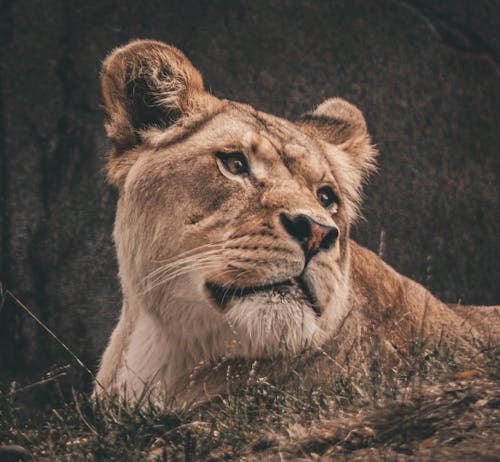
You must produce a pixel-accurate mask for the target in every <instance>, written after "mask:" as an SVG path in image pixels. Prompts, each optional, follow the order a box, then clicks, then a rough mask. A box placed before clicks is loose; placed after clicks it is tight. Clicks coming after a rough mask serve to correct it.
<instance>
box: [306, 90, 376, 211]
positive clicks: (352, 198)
mask: <svg viewBox="0 0 500 462" xmlns="http://www.w3.org/2000/svg"><path fill="white" fill-rule="evenodd" d="M297 123H298V124H299V126H300V127H301V128H302V129H303V130H305V131H307V132H308V133H309V134H310V135H311V136H313V137H316V138H320V139H322V140H324V141H326V142H327V143H329V144H330V145H332V149H331V150H329V151H330V152H328V150H327V155H328V157H329V160H330V163H331V164H332V169H333V171H334V173H335V175H336V176H337V179H338V180H339V183H340V186H341V188H342V189H343V192H344V195H345V196H346V197H347V199H348V201H349V203H350V204H351V207H350V208H351V211H352V214H351V218H352V219H354V218H355V216H356V215H357V209H358V204H359V201H360V198H361V188H362V185H363V183H364V181H365V180H366V179H367V177H368V175H369V174H370V173H372V172H373V171H374V170H376V162H375V159H376V156H377V150H376V149H375V147H374V146H373V145H372V142H371V138H370V135H369V134H368V129H367V127H366V121H365V118H364V117H363V114H362V113H361V111H360V110H359V109H358V108H357V107H356V106H353V105H352V104H350V103H348V102H347V101H345V100H343V99H341V98H331V99H327V100H326V101H324V102H323V103H321V104H320V105H319V106H318V107H317V108H316V109H315V110H314V111H311V112H307V113H306V114H304V115H303V116H302V117H301V119H300V120H299V121H298V122H297Z"/></svg>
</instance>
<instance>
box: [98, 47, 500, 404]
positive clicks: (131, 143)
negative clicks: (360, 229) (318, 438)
mask: <svg viewBox="0 0 500 462" xmlns="http://www.w3.org/2000/svg"><path fill="white" fill-rule="evenodd" d="M102 90H103V99H104V105H105V110H106V122H105V126H106V130H107V133H108V136H109V138H110V139H111V141H112V142H113V149H112V151H111V153H110V155H109V163H108V178H109V181H110V182H112V183H113V184H115V185H116V186H117V187H118V188H119V192H120V198H119V202H118V208H117V213H116V221H115V230H114V239H115V244H116V249H117V254H118V261H119V267H120V281H121V285H122V290H123V298H124V303H123V309H122V313H121V318H120V321H119V323H118V326H117V327H116V329H115V332H114V333H113V335H112V337H111V340H110V343H109V345H108V347H107V349H106V352H105V353H104V356H103V358H102V362H101V367H100V370H99V374H98V377H97V382H98V384H97V386H96V392H97V393H103V392H104V393H105V394H107V393H111V394H114V393H117V394H119V395H120V396H123V397H125V398H126V399H129V400H132V401H134V400H137V399H139V398H140V397H141V396H142V395H143V393H144V391H145V390H147V392H148V393H152V396H153V397H154V398H155V399H157V400H161V398H170V397H177V398H179V399H181V400H189V399H191V398H193V397H195V395H196V393H195V392H194V391H193V392H191V391H189V389H187V388H186V385H187V384H188V383H189V382H190V377H191V378H192V374H193V372H194V371H195V370H197V369H199V368H203V367H204V366H206V365H207V364H212V363H216V362H217V361H220V360H221V359H224V358H263V359H264V360H269V359H271V360H273V358H278V357H284V356H285V357H286V356H287V355H297V354H299V353H300V352H301V351H303V350H304V349H308V348H311V351H317V350H318V349H319V348H322V347H326V345H333V346H331V349H333V350H335V351H334V353H335V352H341V351H342V350H343V349H345V348H347V345H350V344H352V342H353V341H354V340H355V339H359V338H362V337H364V336H369V335H371V334H373V333H374V332H375V331H377V332H383V335H384V338H387V341H388V342H389V343H390V344H391V345H392V346H393V347H394V348H397V349H405V348H407V347H408V345H409V343H410V342H411V339H412V337H413V336H414V335H415V334H416V332H419V333H420V334H422V333H424V334H425V335H430V336H434V337H435V338H438V337H439V336H441V335H443V332H445V333H446V335H448V334H449V335H454V336H457V337H459V338H464V339H465V338H467V337H478V338H481V339H482V341H490V340H492V339H494V338H496V336H497V335H498V318H499V317H498V310H497V309H493V308H491V309H488V310H482V309H479V308H478V309H475V310H474V311H472V310H471V309H469V308H465V307H459V308H450V307H448V306H447V305H445V304H443V303H441V302H439V301H438V300H437V299H435V298H434V297H433V296H432V295H431V294H430V293H429V292H428V291H427V290H426V289H424V288H423V287H422V286H420V285H419V284H417V283H415V282H413V281H411V280H409V279H407V278H405V277H404V276H401V275H399V274H398V273H396V272H395V271H394V270H393V269H392V268H390V267H389V266H387V265H386V264H385V263H384V262H383V261H382V260H381V259H380V258H379V257H378V256H376V255H375V254H373V253H371V252H370V251H368V250H367V249H364V248H362V247H360V246H359V245H357V244H355V243H354V242H353V241H351V240H350V239H349V228H350V226H351V224H352V223H353V222H354V220H355V219H356V217H357V213H358V206H359V202H360V197H361V188H362V184H363V182H364V181H365V180H366V178H367V176H368V175H369V173H370V172H371V171H373V170H374V166H375V155H376V152H375V149H374V148H373V147H372V145H371V141H370V138H369V136H368V132H367V128H366V123H365V121H364V118H363V116H362V114H361V112H360V111H359V110H358V109H357V108H355V107H354V106H352V105H350V104H349V103H347V102H346V101H343V100H341V99H339V98H334V99H330V100H327V101H325V102H324V103H322V104H321V105H320V106H318V108H316V110H314V111H312V112H310V113H307V114H305V115H304V117H303V118H302V119H301V120H300V121H297V122H290V121H287V120H283V119H280V118H278V117H274V116H271V115H269V114H265V113H262V112H259V111H256V110H255V109H253V108H252V107H250V106H247V105H244V104H240V103H235V102H231V101H226V100H220V99H218V98H216V97H214V96H212V95H211V94H209V93H208V92H206V91H205V90H204V87H203V81H202V77H201V75H200V74H199V72H198V71H197V70H196V69H195V68H194V67H193V66H192V64H191V63H190V62H189V61H188V60H187V58H186V57H185V56H184V55H183V54H182V53H181V52H180V51H179V50H177V49H176V48H174V47H171V46H168V45H166V44H163V43H161V42H156V41H146V40H144V41H141V40H139V41H135V42H132V43H130V44H129V45H126V46H124V47H122V48H119V49H117V50H114V51H113V52H112V53H111V55H110V56H108V58H106V60H105V61H104V64H103V73H102ZM235 152H236V153H239V154H238V155H239V156H244V157H245V158H246V159H247V161H248V164H249V169H250V174H249V175H248V176H244V175H235V174H232V173H231V172H230V171H228V169H227V167H226V166H225V165H224V161H223V160H221V155H220V153H226V154H227V153H235ZM223 157H224V156H223V155H222V158H223ZM324 186H328V187H330V188H332V189H333V190H334V191H335V193H336V195H337V197H338V200H339V204H338V209H337V208H332V209H327V208H325V207H323V206H322V205H321V204H320V202H319V200H318V197H317V191H318V189H319V188H322V187H324ZM283 214H285V215H286V216H291V217H296V216H299V215H300V214H302V215H307V216H308V217H310V219H312V220H314V221H315V222H316V223H320V224H321V225H323V226H328V227H329V228H328V229H332V228H333V227H335V228H337V229H338V232H339V236H338V239H337V240H336V241H335V244H334V245H333V247H332V248H330V249H328V250H322V251H320V252H319V253H317V254H316V255H314V256H313V257H312V258H311V259H310V261H308V262H307V261H306V257H305V253H304V252H303V249H302V247H301V244H300V242H299V240H298V239H296V238H294V237H293V236H292V235H291V234H290V232H287V230H286V229H285V225H284V224H283V223H284V222H283ZM315 242H316V241H315ZM317 242H319V241H317ZM299 275H301V278H298V279H297V277H298V276H299ZM283 281H287V282H286V285H283V284H282V285H278V286H276V284H279V283H282V282H283ZM288 281H289V282H288ZM207 284H208V285H207ZM210 284H212V286H213V287H217V288H221V289H223V291H224V290H225V291H226V292H225V296H226V295H227V298H226V299H225V296H223V297H222V299H217V297H216V296H215V295H214V293H215V292H213V291H212V292H211V289H210V287H211V286H210ZM271 285H273V286H272V287H271ZM262 286H264V287H262ZM250 287H251V288H252V289H251V290H248V293H246V292H245V295H244V296H239V295H238V292H237V291H236V289H238V290H240V291H245V289H248V288H250ZM240 295H241V292H240ZM214 297H215V298H214ZM471 313H472V314H471ZM273 361H274V360H273ZM324 374H328V371H324V370H323V375H324Z"/></svg>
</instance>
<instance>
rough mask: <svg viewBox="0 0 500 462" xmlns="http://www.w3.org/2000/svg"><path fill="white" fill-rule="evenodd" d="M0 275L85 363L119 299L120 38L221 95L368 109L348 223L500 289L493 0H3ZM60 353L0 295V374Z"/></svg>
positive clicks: (448, 271)
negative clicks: (103, 89)
mask: <svg viewBox="0 0 500 462" xmlns="http://www.w3.org/2000/svg"><path fill="white" fill-rule="evenodd" d="M0 4H1V5H0V58H1V59H0V66H1V67H0V70H1V73H0V98H1V99H0V191H1V192H0V194H1V196H0V200H1V202H0V259H1V260H0V281H1V282H2V284H3V287H4V289H5V288H7V289H9V290H11V291H12V292H13V293H14V294H16V296H17V297H19V298H20V299H22V300H23V301H24V303H26V305H27V306H29V307H30V308H31V309H32V310H33V312H34V313H36V314H37V316H39V317H40V319H41V320H42V321H43V322H45V323H46V324H47V325H48V326H49V327H50V328H51V329H52V330H53V331H54V332H55V333H56V334H57V335H58V336H59V337H60V338H61V340H63V341H64V342H66V343H67V344H68V346H69V347H70V348H71V349H72V350H73V351H74V352H75V353H76V354H77V355H79V356H80V357H81V358H82V359H83V360H84V361H85V362H86V363H88V365H89V366H90V367H91V368H92V369H95V368H96V365H97V358H98V356H99V354H100V353H101V352H102V350H103V348H104V346H105V343H106V341H107V338H108V336H109V334H110V332H111V329H112V327H113V324H114V323H115V321H116V319H117V316H118V313H119V309H120V291H119V284H118V281H117V265H116V259H115V254H114V250H113V244H112V239H111V232H112V224H113V217H114V210H115V202H116V192H115V191H114V190H113V189H112V188H111V187H109V186H107V185H106V182H105V176H104V173H103V172H104V169H103V167H104V155H105V153H106V150H107V147H108V145H107V141H106V139H105V135H104V131H103V128H102V114H101V109H100V92H99V68H100V62H101V60H102V59H103V58H104V56H105V55H106V54H107V53H108V52H109V51H110V50H111V49H112V48H113V47H116V46H118V45H120V44H123V43H126V42H127V41H129V40H130V39H132V38H137V37H141V38H155V39H160V40H163V41H166V42H168V43H171V44H174V45H175V46H177V47H179V48H180V49H181V50H183V51H184V52H185V53H186V54H187V56H188V57H189V58H190V59H191V60H192V62H193V63H194V64H195V66H196V67H198V68H199V69H200V70H201V71H202V73H203V75H204V77H205V82H206V85H207V87H208V88H209V89H211V90H212V91H213V92H214V93H215V94H216V95H218V96H221V97H226V98H231V99H235V100H239V101H244V102H248V103H250V104H252V105H254V106H256V107H257V108H259V109H262V110H264V111H267V112H271V113H274V114H277V115H280V116H284V117H289V118H294V117H297V116H298V115H300V114H301V113H302V112H303V111H305V110H308V109H310V108H311V107H313V106H314V105H316V104H318V103H320V102H321V101H322V100H323V99H325V98H327V97H330V96H335V95H337V96H342V97H344V98H345V99H347V100H349V101H351V102H352V103H354V104H356V105H357V106H358V107H360V108H361V110H362V111H363V112H364V113H365V115H366V118H367V122H368V126H369V129H370V131H371V133H372V135H373V139H374V142H375V143H376V144H377V145H378V147H379V149H380V152H381V156H380V159H379V161H380V173H379V175H377V176H375V177H374V178H373V179H372V181H371V183H370V184H369V186H368V187H367V188H366V201H365V204H364V208H363V210H364V215H365V217H366V220H364V221H362V222H360V224H359V225H358V226H357V227H356V228H355V229H354V231H353V233H354V237H355V238H356V239H357V240H358V241H359V242H361V243H362V244H364V245H367V246H368V247H369V248H371V249H373V250H375V251H378V249H379V247H380V241H381V236H383V239H382V241H383V243H384V245H383V247H384V249H383V253H384V258H385V259H386V260H387V261H388V262H389V263H390V264H391V265H393V266H394V267H395V268H396V269H398V270H399V271H400V272H402V273H403V274H405V275H407V276H410V277H412V278H414V279H416V280H418V281H420V282H422V283H423V284H425V285H426V286H427V287H428V288H429V289H430V290H431V291H432V292H433V293H435V294H436V295H438V296H439V297H441V298H443V299H444V300H446V301H448V302H457V301H461V302H463V303H469V304H488V303H489V304H491V303H500V263H499V257H500V213H499V212H500V203H499V178H498V177H499V172H500V156H499V153H498V145H499V142H500V130H499V122H500V114H499V111H500V79H499V60H500V24H499V20H500V4H499V2H498V1H493V0H491V1H488V0H477V1H474V2H471V1H468V0H451V1H438V0H422V1H410V0H408V1H391V0H379V1H377V2H372V1H369V0H330V1H284V0H282V1H280V0H251V1H250V0H249V1H244V0H238V1H236V0H234V1H230V0H227V1H224V0H210V1H209V0H204V1H203V0H202V1H194V0H179V1H172V0H162V1H137V0H130V1H129V0H122V1H120V2H115V1H113V2H112V1H109V0H101V1H99V2H97V1H89V0H85V1H83V0H44V1H35V0H23V1H21V0H19V1H15V0H10V1H9V0H7V1H2V2H0ZM69 361H70V358H69V356H68V355H67V353H66V352H65V351H64V350H63V349H62V348H61V347H60V346H59V345H58V344H57V343H56V342H54V341H53V340H52V339H51V338H50V337H49V336H48V335H47V333H46V332H44V331H43V330H42V329H41V328H39V327H38V326H36V325H35V323H34V322H33V321H32V320H31V319H30V318H29V317H28V316H27V315H26V314H25V313H24V312H22V311H21V310H20V309H19V307H17V306H16V305H15V304H14V303H13V301H12V299H10V298H8V297H7V299H6V300H5V303H4V304H3V306H2V308H1V311H0V382H3V383H4V384H5V383H7V382H8V381H9V380H11V379H13V378H17V379H20V380H21V381H25V382H26V381H29V380H33V379H35V378H37V377H38V376H39V375H40V374H42V373H43V372H45V371H47V370H50V369H51V368H53V367H55V365H58V364H62V363H64V362H69Z"/></svg>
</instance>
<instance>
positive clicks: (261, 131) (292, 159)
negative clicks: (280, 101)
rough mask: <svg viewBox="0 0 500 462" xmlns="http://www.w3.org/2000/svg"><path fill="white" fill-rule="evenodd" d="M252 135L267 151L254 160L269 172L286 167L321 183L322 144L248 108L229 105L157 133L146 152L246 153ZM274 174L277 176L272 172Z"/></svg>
mask: <svg viewBox="0 0 500 462" xmlns="http://www.w3.org/2000/svg"><path fill="white" fill-rule="evenodd" d="M251 134H254V135H255V136H256V137H260V138H262V139H263V140H265V142H266V145H267V149H260V150H256V151H255V153H254V155H255V157H256V158H257V159H260V160H262V161H265V162H267V163H268V165H269V166H270V167H271V169H272V168H276V167H277V166H279V167H281V166H284V167H286V168H287V169H288V170H289V171H290V172H291V173H292V174H294V175H301V174H302V175H305V176H307V177H308V179H309V180H310V181H311V182H316V183H317V182H321V181H323V180H324V178H325V175H326V174H327V173H328V172H329V164H328V161H327V159H326V157H325V154H324V151H323V149H322V146H321V144H320V143H319V142H318V141H317V140H315V139H313V138H311V137H309V136H308V135H307V134H306V133H304V132H303V131H301V130H300V129H299V128H298V127H297V126H296V125H295V124H294V123H293V122H290V121H288V120H285V119H281V118H279V117H276V116H272V115H270V114H266V113H263V112H259V111H256V110H255V109H253V108H251V107H250V106H246V105H242V104H241V105H240V104H234V103H232V104H230V105H225V106H223V107H222V108H221V109H220V110H218V111H215V112H213V113H210V114H205V115H203V116H202V117H197V118H196V119H192V120H189V121H187V122H185V123H184V124H183V125H182V126H179V127H176V129H175V130H172V129H169V130H166V131H164V132H163V133H162V132H156V133H155V134H153V135H152V136H151V135H150V137H149V139H148V148H153V149H155V150H169V151H174V152H178V153H179V152H180V153H182V154H184V155H196V154H199V155H204V154H208V153H210V152H217V151H228V150H234V151H245V150H246V149H248V147H249V146H248V139H249V136H250V135H251ZM275 173H277V172H275Z"/></svg>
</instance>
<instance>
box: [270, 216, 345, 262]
mask: <svg viewBox="0 0 500 462" xmlns="http://www.w3.org/2000/svg"><path fill="white" fill-rule="evenodd" d="M280 219H281V223H282V224H283V226H284V228H285V229H286V231H287V232H288V234H290V236H292V237H294V238H295V239H297V241H299V242H300V244H301V245H302V249H303V250H304V253H305V255H306V259H307V260H309V259H310V258H312V257H313V256H314V255H315V254H317V253H318V252H319V251H320V250H329V249H331V248H332V247H333V245H334V244H335V241H336V240H337V238H338V236H339V230H338V229H337V228H336V227H335V226H327V225H322V224H321V223H318V222H316V221H314V220H313V219H312V218H311V217H308V216H307V215H304V214H300V215H296V216H293V217H292V216H289V215H287V214H285V213H282V214H281V215H280Z"/></svg>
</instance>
